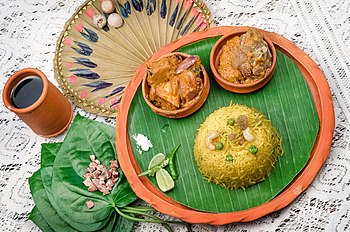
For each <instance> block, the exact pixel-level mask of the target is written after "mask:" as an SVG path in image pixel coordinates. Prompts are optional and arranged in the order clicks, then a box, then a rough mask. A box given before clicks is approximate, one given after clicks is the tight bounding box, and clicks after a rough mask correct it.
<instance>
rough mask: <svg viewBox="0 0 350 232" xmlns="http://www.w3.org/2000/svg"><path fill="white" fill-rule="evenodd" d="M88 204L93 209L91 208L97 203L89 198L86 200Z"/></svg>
mask: <svg viewBox="0 0 350 232" xmlns="http://www.w3.org/2000/svg"><path fill="white" fill-rule="evenodd" d="M86 206H87V207H88V208H89V209H91V208H93V207H94V206H95V203H94V202H93V201H92V200H88V201H87V202H86Z"/></svg>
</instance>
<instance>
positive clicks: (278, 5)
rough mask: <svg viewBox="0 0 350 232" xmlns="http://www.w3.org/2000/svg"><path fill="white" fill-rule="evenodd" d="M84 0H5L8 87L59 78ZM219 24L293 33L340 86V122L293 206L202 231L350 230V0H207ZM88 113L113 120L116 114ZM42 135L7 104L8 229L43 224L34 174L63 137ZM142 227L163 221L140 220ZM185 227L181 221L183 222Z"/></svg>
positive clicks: (2, 188)
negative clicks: (37, 215) (68, 35)
mask: <svg viewBox="0 0 350 232" xmlns="http://www.w3.org/2000/svg"><path fill="white" fill-rule="evenodd" d="M82 2H83V1H82V0H60V1H54V0H46V1H42V0H11V1H5V0H0V75H1V79H0V92H1V91H2V88H3V86H4V84H5V81H6V80H7V79H8V78H9V77H10V75H11V74H12V73H13V72H15V71H16V70H19V69H21V68H25V67H37V68H39V69H41V70H42V71H43V72H44V73H45V74H46V75H47V76H48V78H49V79H50V80H51V81H52V82H53V83H55V84H57V83H56V82H55V81H54V78H53V64H52V61H53V57H54V51H55V43H56V39H57V37H58V35H59V33H60V31H61V30H62V29H63V25H64V23H65V22H66V20H67V19H68V18H69V17H70V16H71V15H72V14H73V12H74V11H75V9H76V7H78V6H79V5H80V4H82ZM205 2H206V4H207V5H208V7H209V8H210V10H211V11H212V12H213V15H214V21H215V24H216V25H252V26H256V27H259V28H262V29H266V30H269V31H273V32H276V33H278V34H281V35H283V36H285V37H286V38H288V39H290V40H291V41H293V42H294V43H295V44H297V46H299V47H300V48H301V49H303V50H304V51H305V52H306V53H307V54H308V55H309V56H311V57H312V58H313V59H314V60H315V62H316V63H317V64H318V65H319V66H320V67H321V69H322V70H323V72H324V73H325V76H326V78H327V80H328V83H329V85H330V87H331V90H332V93H333V103H334V107H335V115H336V128H335V132H334V137H333V144H332V149H331V152H330V154H329V157H328V159H327V161H326V163H325V165H324V166H323V168H322V169H321V170H320V172H319V174H318V176H317V177H316V179H315V180H314V181H313V183H312V184H311V185H310V187H309V188H308V189H307V190H306V191H305V192H303V193H302V194H301V195H300V196H299V197H298V198H297V199H296V200H295V201H293V202H292V203H291V204H290V205H289V206H287V207H286V208H284V209H282V210H280V211H277V212H274V213H272V214H270V215H267V216H265V217H263V218H261V219H259V220H256V221H253V222H249V223H236V224H230V225H225V226H221V227H214V226H208V225H192V229H193V230H194V231H286V230H288V231H289V230H293V231H346V230H349V231H350V228H349V227H350V212H349V211H350V186H349V185H350V172H349V167H350V149H349V148H350V144H349V143H350V124H349V120H350V79H349V77H350V17H349V16H350V1H346V0H322V1H321V0H319V1H317V0H295V1H289V0H279V1H276V0H260V1H251V0H249V1H247V0H206V1H205ZM75 111H76V112H77V111H79V112H80V113H81V114H82V115H84V116H87V117H89V118H93V119H96V120H99V121H104V122H106V123H109V124H111V125H113V124H114V119H106V118H102V117H96V116H95V115H91V114H89V113H86V112H85V111H82V110H80V109H75ZM63 137H64V135H61V136H59V137H57V138H53V139H44V138H41V137H38V136H36V135H35V134H34V133H33V132H32V131H31V130H30V129H29V128H28V127H27V126H26V125H25V124H24V123H23V122H22V121H21V120H19V118H18V117H16V116H15V115H14V114H13V113H10V112H9V111H8V110H7V109H6V108H5V107H4V106H3V104H1V105H0V231H38V230H39V229H38V228H37V227H36V226H35V225H34V224H33V223H32V222H31V221H28V216H29V212H30V211H31V209H32V207H33V206H34V203H33V200H32V198H31V195H30V191H29V186H28V177H29V176H31V175H32V173H33V172H34V171H36V170H37V169H38V168H39V164H40V145H41V143H44V142H56V141H61V140H62V139H63ZM135 230H138V231H159V230H163V229H162V227H161V226H159V225H154V224H136V225H135ZM176 230H181V228H176Z"/></svg>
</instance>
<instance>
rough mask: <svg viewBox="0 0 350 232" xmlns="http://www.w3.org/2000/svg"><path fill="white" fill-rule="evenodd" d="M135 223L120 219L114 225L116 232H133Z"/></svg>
mask: <svg viewBox="0 0 350 232" xmlns="http://www.w3.org/2000/svg"><path fill="white" fill-rule="evenodd" d="M133 225H134V222H133V221H131V220H129V219H127V218H125V217H118V220H117V222H116V223H115V225H114V228H113V231H114V232H131V231H132V229H133Z"/></svg>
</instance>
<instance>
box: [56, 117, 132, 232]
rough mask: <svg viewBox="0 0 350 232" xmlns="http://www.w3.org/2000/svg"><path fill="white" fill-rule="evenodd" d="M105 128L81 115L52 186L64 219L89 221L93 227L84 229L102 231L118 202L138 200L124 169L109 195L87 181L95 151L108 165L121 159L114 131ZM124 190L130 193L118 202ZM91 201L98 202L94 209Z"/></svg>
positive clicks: (62, 152) (59, 157)
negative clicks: (118, 156)
mask: <svg viewBox="0 0 350 232" xmlns="http://www.w3.org/2000/svg"><path fill="white" fill-rule="evenodd" d="M101 128H102V129H101ZM102 130H103V131H102ZM105 131H108V129H107V130H106V126H105V125H104V124H102V123H99V122H95V121H93V120H90V119H87V118H84V117H81V116H80V115H77V116H76V117H75V120H74V122H73V124H72V125H71V128H70V130H69V131H68V133H67V136H66V138H65V140H64V142H63V144H62V147H61V149H60V150H59V152H58V154H57V157H56V159H55V161H54V165H53V172H52V187H51V189H52V196H53V201H55V202H57V206H58V207H57V208H55V209H56V210H57V212H58V213H59V214H60V215H61V216H62V217H63V218H64V220H66V221H67V220H71V221H72V222H75V225H73V224H71V223H69V224H71V225H72V226H73V227H74V228H81V226H83V225H84V224H85V225H86V224H87V223H89V224H90V226H89V227H84V229H83V230H88V231H92V230H98V229H100V228H102V227H103V226H104V225H106V224H107V222H108V220H109V218H110V217H111V215H112V214H113V213H114V208H113V207H114V206H115V205H116V204H118V203H119V204H121V205H127V204H130V203H131V202H133V201H134V200H136V199H137V196H136V195H135V194H134V193H133V192H132V191H131V192H129V190H130V186H129V184H128V183H127V181H126V178H125V177H124V174H123V173H122V172H121V171H120V181H119V182H118V184H117V185H114V187H113V190H112V191H111V193H110V194H109V195H107V196H103V195H102V193H100V192H89V191H88V190H87V187H86V186H85V185H84V184H83V181H84V177H83V175H84V174H85V173H86V168H87V167H88V166H89V163H90V158H89V157H90V155H91V154H94V155H95V156H96V158H97V159H99V160H100V161H101V163H102V164H103V165H105V166H107V167H109V161H110V160H112V159H117V157H116V153H115V148H114V145H113V143H112V138H114V130H113V134H112V135H111V134H106V133H105ZM109 131H110V132H112V130H109ZM110 132H108V133H110ZM120 193H128V196H127V197H126V198H124V199H123V200H121V202H118V199H119V198H118V197H116V194H120ZM113 199H115V200H116V202H114V200H113ZM88 200H92V201H93V202H94V203H95V206H94V207H93V208H92V209H89V208H88V207H87V206H86V205H85V203H86V201H88ZM63 215H64V216H63Z"/></svg>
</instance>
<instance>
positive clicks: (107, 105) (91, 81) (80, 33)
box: [55, 0, 211, 116]
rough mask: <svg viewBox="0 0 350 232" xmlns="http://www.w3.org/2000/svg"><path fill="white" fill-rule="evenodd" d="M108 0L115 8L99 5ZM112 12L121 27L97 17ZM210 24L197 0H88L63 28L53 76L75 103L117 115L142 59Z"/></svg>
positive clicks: (203, 8) (101, 112)
mask: <svg viewBox="0 0 350 232" xmlns="http://www.w3.org/2000/svg"><path fill="white" fill-rule="evenodd" d="M107 1H109V2H112V3H113V11H106V10H105V11H103V10H102V4H106V5H108V4H107V3H105V2H107ZM108 12H109V13H108ZM114 13H116V14H119V15H120V17H121V20H122V22H124V23H123V25H122V26H121V27H118V28H117V27H115V25H110V23H106V24H104V22H102V23H100V24H98V23H97V21H98V20H97V19H100V17H99V15H100V16H103V17H104V18H105V19H107V22H109V20H108V17H109V16H110V15H111V14H114ZM102 21H103V20H102ZM210 24H211V15H210V12H209V11H208V9H207V8H206V6H205V5H204V4H203V3H202V2H199V1H192V0H175V1H170V0H144V1H143V0H112V1H111V0H104V1H100V0H89V1H87V2H85V3H84V4H83V5H82V6H81V7H80V8H79V9H78V10H77V12H76V13H75V14H74V15H73V16H72V18H71V19H70V20H69V21H68V22H67V23H66V26H65V29H64V31H63V32H62V33H61V36H60V38H59V40H58V43H57V49H56V54H55V77H56V79H57V80H58V82H59V85H60V87H61V88H62V89H63V91H64V92H65V94H66V96H68V97H69V98H70V99H71V100H72V101H73V102H74V103H75V104H76V105H78V106H80V107H82V108H84V109H86V110H87V111H89V112H92V113H96V114H99V115H106V116H115V113H116V112H117V109H118V105H119V103H120V101H121V97H122V94H123V92H124V89H125V87H126V86H127V84H128V83H129V81H130V79H131V78H132V76H133V74H134V73H135V71H136V70H137V69H138V67H139V66H140V65H141V64H142V63H144V62H145V61H146V60H147V59H148V58H149V57H151V56H152V55H153V54H154V53H155V52H156V51H157V50H158V49H160V48H161V47H162V46H164V45H166V44H168V43H170V42H171V41H174V40H176V39H178V38H180V37H181V36H183V35H185V34H188V33H191V32H195V31H202V30H205V29H206V28H208V27H209V26H210Z"/></svg>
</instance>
